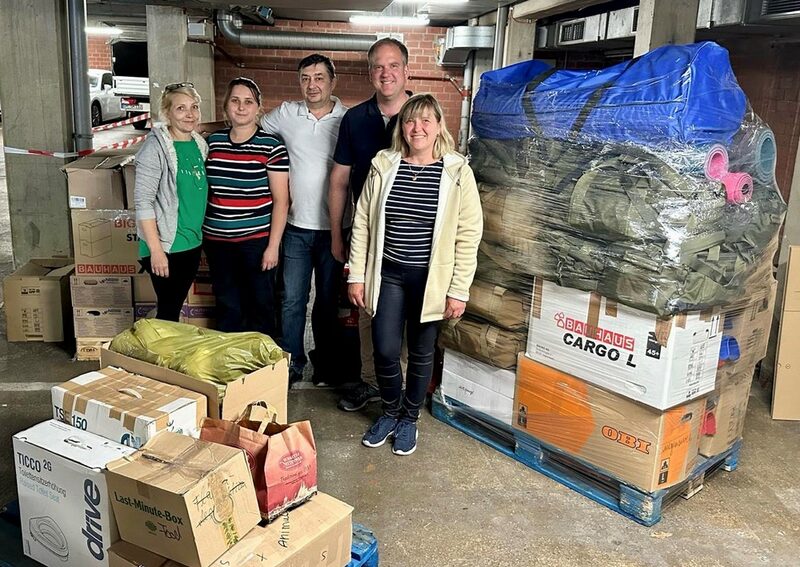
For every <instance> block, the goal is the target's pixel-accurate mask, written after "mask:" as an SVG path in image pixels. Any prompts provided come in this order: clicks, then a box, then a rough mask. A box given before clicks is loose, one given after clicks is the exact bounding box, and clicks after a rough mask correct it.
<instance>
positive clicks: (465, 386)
mask: <svg viewBox="0 0 800 567" xmlns="http://www.w3.org/2000/svg"><path fill="white" fill-rule="evenodd" d="M515 382H516V374H515V373H514V371H513V370H503V369H501V368H496V367H494V366H491V365H489V364H486V363H485V362H481V361H479V360H475V359H474V358H470V357H469V356H467V355H465V354H462V353H460V352H456V351H454V350H450V349H447V350H445V352H444V368H443V370H442V386H441V388H442V394H444V395H445V396H447V397H449V398H451V399H453V400H456V401H458V402H461V403H462V404H465V405H467V406H469V407H471V408H473V409H475V410H477V411H479V412H481V413H484V414H486V415H488V416H490V417H493V418H495V419H497V420H498V421H500V422H502V423H504V424H506V425H508V426H511V422H512V414H513V413H514V383H515Z"/></svg>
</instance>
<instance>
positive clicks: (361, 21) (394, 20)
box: [350, 15, 430, 26]
mask: <svg viewBox="0 0 800 567" xmlns="http://www.w3.org/2000/svg"><path fill="white" fill-rule="evenodd" d="M350 23H351V24H356V25H369V26H427V25H428V24H429V23H430V19H428V16H425V15H417V16H410V17H406V16H350Z"/></svg>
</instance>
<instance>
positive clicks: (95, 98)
mask: <svg viewBox="0 0 800 567" xmlns="http://www.w3.org/2000/svg"><path fill="white" fill-rule="evenodd" d="M89 95H90V96H91V97H92V102H91V106H90V110H91V116H92V127H95V126H100V124H102V123H103V122H108V121H109V120H117V119H120V118H123V117H125V115H126V112H125V111H123V110H121V109H120V105H119V97H118V96H115V94H114V77H113V75H112V74H111V71H106V70H104V69H89Z"/></svg>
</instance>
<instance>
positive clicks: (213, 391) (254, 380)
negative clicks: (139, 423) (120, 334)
mask: <svg viewBox="0 0 800 567" xmlns="http://www.w3.org/2000/svg"><path fill="white" fill-rule="evenodd" d="M100 366H101V367H104V366H115V367H117V368H123V369H125V370H127V371H128V372H133V373H134V374H141V375H142V376H147V377H149V378H153V379H154V380H158V381H160V382H166V383H168V384H175V385H176V386H181V387H182V388H186V389H187V390H192V391H193V392H198V393H200V394H203V395H204V396H206V398H208V416H209V417H222V419H230V420H235V419H236V418H238V417H239V416H240V415H241V413H242V411H243V410H244V409H245V408H246V407H247V405H248V404H249V403H250V402H255V401H259V400H264V401H266V402H268V403H269V404H270V405H272V407H274V408H275V410H276V411H277V414H278V417H277V420H278V422H280V423H287V422H288V417H287V411H286V396H287V392H288V391H289V354H288V353H284V358H283V360H281V361H279V362H277V363H276V364H273V365H272V366H266V367H264V368H259V369H258V370H255V371H253V372H251V373H250V374H247V375H246V376H243V377H242V378H239V379H238V380H234V381H233V382H230V383H229V384H228V385H227V386H226V387H225V397H224V398H223V399H221V398H220V395H219V391H218V390H217V387H216V385H214V384H209V383H208V382H203V381H201V380H196V379H194V378H192V377H191V376H187V375H186V374H181V373H180V372H176V371H175V370H170V369H169V368H162V367H160V366H156V365H155V364H150V363H149V362H145V361H143V360H137V359H135V358H131V357H129V356H125V355H124V354H120V353H118V352H114V351H112V350H110V349H109V348H108V344H105V345H103V348H102V349H101V350H100Z"/></svg>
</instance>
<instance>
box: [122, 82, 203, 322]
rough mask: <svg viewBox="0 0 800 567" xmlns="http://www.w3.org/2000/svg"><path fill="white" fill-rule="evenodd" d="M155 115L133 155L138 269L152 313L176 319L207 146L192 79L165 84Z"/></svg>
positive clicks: (193, 255) (196, 235)
mask: <svg viewBox="0 0 800 567" xmlns="http://www.w3.org/2000/svg"><path fill="white" fill-rule="evenodd" d="M159 118H161V120H162V121H163V122H161V123H157V124H155V125H154V126H153V129H152V130H151V131H150V135H149V136H148V137H147V139H146V140H145V142H144V144H143V145H142V148H141V149H140V150H139V152H138V153H137V154H136V186H135V189H134V200H135V202H136V223H137V233H138V235H139V255H140V256H141V260H140V263H141V264H142V267H144V269H145V270H146V271H147V272H148V273H149V274H150V277H151V279H152V280H153V288H154V289H155V292H156V297H157V300H158V310H157V313H156V317H157V318H158V319H164V320H167V321H177V320H178V318H179V317H180V313H181V306H182V305H183V302H184V301H185V300H186V295H187V293H188V292H189V287H190V286H191V285H192V281H194V277H195V275H197V269H198V267H199V265H200V245H201V244H202V242H203V237H202V231H201V228H202V226H203V218H204V216H205V212H206V201H207V199H208V182H207V181H206V170H205V159H206V156H207V155H208V146H207V145H206V142H205V140H203V138H202V137H201V136H199V135H198V134H196V133H195V132H194V129H195V127H196V126H197V124H198V123H199V122H200V95H198V94H197V91H196V90H195V89H194V85H192V83H175V84H171V85H167V86H166V87H165V88H164V95H163V96H162V97H161V108H160V110H159Z"/></svg>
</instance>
